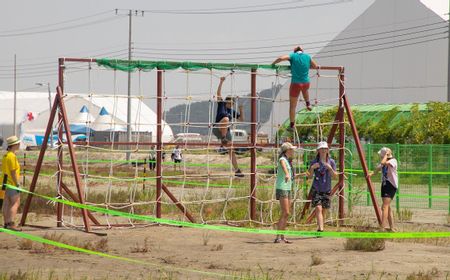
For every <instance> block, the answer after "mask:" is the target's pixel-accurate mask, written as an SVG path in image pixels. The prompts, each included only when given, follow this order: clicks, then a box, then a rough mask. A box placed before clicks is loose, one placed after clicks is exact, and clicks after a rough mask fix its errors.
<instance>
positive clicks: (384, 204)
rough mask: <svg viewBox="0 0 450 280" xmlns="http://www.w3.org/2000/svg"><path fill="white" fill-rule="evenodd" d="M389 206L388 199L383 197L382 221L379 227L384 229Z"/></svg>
mask: <svg viewBox="0 0 450 280" xmlns="http://www.w3.org/2000/svg"><path fill="white" fill-rule="evenodd" d="M390 204H391V199H390V198H389V197H383V205H382V206H381V212H382V219H381V226H382V227H383V228H386V222H387V221H388V219H389V205H390Z"/></svg>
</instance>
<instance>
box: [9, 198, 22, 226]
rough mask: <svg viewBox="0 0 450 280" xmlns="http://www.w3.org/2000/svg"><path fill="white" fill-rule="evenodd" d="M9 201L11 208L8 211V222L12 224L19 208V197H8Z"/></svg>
mask: <svg viewBox="0 0 450 280" xmlns="http://www.w3.org/2000/svg"><path fill="white" fill-rule="evenodd" d="M9 198H10V201H11V204H10V205H11V207H10V210H9V219H10V220H9V221H10V222H14V218H15V217H16V215H17V210H19V206H20V195H18V194H16V195H15V196H12V197H9Z"/></svg>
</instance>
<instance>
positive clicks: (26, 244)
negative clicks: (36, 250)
mask: <svg viewBox="0 0 450 280" xmlns="http://www.w3.org/2000/svg"><path fill="white" fill-rule="evenodd" d="M18 247H19V250H31V249H33V241H31V240H29V239H20V240H19V244H18Z"/></svg>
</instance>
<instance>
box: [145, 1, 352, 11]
mask: <svg viewBox="0 0 450 280" xmlns="http://www.w3.org/2000/svg"><path fill="white" fill-rule="evenodd" d="M348 2H352V0H336V1H329V2H324V3H316V4H307V5H300V6H298V5H296V6H289V7H279V8H265V9H247V10H246V9H241V10H239V9H236V10H226V11H224V10H219V9H211V10H144V12H146V13H151V14H169V15H221V14H247V13H261V12H276V11H284V10H294V9H304V8H313V7H322V6H331V5H336V4H342V3H348Z"/></svg>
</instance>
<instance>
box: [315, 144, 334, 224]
mask: <svg viewBox="0 0 450 280" xmlns="http://www.w3.org/2000/svg"><path fill="white" fill-rule="evenodd" d="M308 174H309V177H310V178H311V177H313V176H314V179H313V183H312V191H313V197H312V203H311V204H312V206H313V207H315V213H316V219H317V231H319V232H322V231H323V221H324V217H325V215H326V210H327V209H329V208H330V204H331V201H330V195H331V179H332V178H336V176H337V172H336V163H335V162H334V160H333V159H332V158H330V154H329V149H328V143H327V142H319V144H318V145H317V156H316V158H315V159H313V160H312V161H311V163H310V167H309V170H308Z"/></svg>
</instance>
